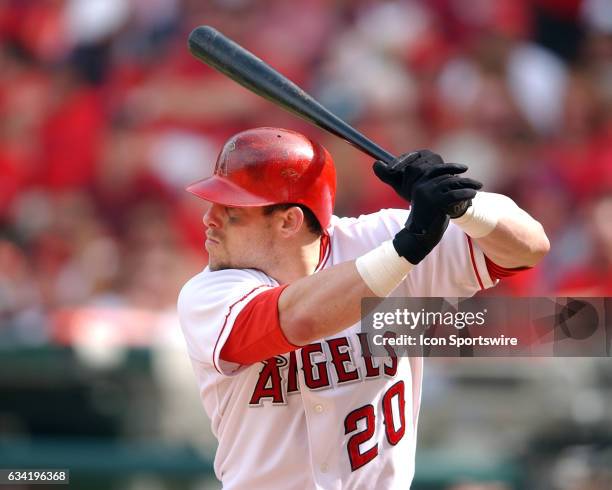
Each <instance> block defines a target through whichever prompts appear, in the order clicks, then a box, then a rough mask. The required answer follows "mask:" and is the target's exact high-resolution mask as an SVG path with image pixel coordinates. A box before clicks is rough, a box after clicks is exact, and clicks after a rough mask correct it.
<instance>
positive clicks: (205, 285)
mask: <svg viewBox="0 0 612 490" xmlns="http://www.w3.org/2000/svg"><path fill="white" fill-rule="evenodd" d="M276 286H278V284H276V283H275V282H274V281H273V280H272V279H270V278H269V277H268V276H266V275H265V274H263V273H262V272H259V271H256V270H251V269H227V270H221V271H214V272H211V271H209V270H205V271H204V272H202V273H200V274H198V275H196V276H195V277H193V278H192V279H191V280H189V281H188V282H187V284H185V286H184V287H183V289H182V290H181V292H180V294H179V298H178V304H177V307H178V315H179V321H180V324H181V328H182V330H183V335H184V337H185V340H186V342H187V350H188V352H189V355H190V356H191V358H192V359H194V360H195V361H198V362H200V363H202V364H205V365H209V366H211V367H213V368H214V369H215V370H217V371H218V372H219V373H220V374H224V375H232V374H236V373H237V372H238V371H240V369H241V367H242V366H241V365H240V364H237V363H232V362H227V361H224V360H222V359H221V358H220V352H221V349H222V348H223V346H224V345H225V342H226V341H227V338H228V337H229V335H230V332H231V331H232V329H233V326H234V322H235V320H236V318H237V317H238V315H239V314H240V312H241V311H242V310H243V308H244V307H245V306H246V305H247V304H248V303H249V302H250V301H251V300H252V299H253V298H255V297H256V296H257V295H259V294H261V293H263V292H264V291H268V290H270V289H272V288H274V287H276Z"/></svg>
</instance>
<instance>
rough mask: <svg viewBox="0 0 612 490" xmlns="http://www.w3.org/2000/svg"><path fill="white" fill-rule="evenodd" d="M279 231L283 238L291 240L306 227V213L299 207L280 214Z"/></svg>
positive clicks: (292, 207) (284, 210)
mask: <svg viewBox="0 0 612 490" xmlns="http://www.w3.org/2000/svg"><path fill="white" fill-rule="evenodd" d="M278 218H279V220H278V222H277V226H278V231H279V233H280V234H281V236H282V237H285V238H289V237H291V236H293V235H295V234H296V233H297V232H299V231H300V230H301V229H302V226H305V225H306V224H305V222H304V211H302V210H301V209H300V208H299V206H291V207H290V208H287V209H283V210H282V211H279V212H278Z"/></svg>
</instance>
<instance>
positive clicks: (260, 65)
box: [189, 26, 395, 163]
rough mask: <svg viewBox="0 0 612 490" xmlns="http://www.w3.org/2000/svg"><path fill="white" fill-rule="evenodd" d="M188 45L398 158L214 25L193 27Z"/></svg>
mask: <svg viewBox="0 0 612 490" xmlns="http://www.w3.org/2000/svg"><path fill="white" fill-rule="evenodd" d="M189 49H190V51H191V52H192V53H193V55H194V56H195V57H197V58H198V59H200V60H202V61H203V62H204V63H206V64H207V65H210V66H212V67H213V68H215V69H216V70H218V71H220V72H222V73H224V74H225V75H227V76H228V77H230V78H231V79H232V80H234V81H236V82H238V83H239V84H240V85H242V86H244V87H246V88H248V89H249V90H251V91H252V92H255V93H256V94H259V95H261V96H262V97H265V98H266V99H268V100H270V101H272V102H273V103H275V104H279V105H281V106H282V107H284V108H285V109H287V110H288V111H291V112H293V113H294V114H296V115H297V116H299V117H301V118H304V119H306V120H308V121H310V122H311V123H312V124H314V125H315V126H318V127H320V128H321V129H324V130H326V131H329V132H330V133H332V134H335V135H336V136H338V137H340V138H342V139H344V140H346V141H347V142H348V143H350V144H352V145H353V146H355V147H357V148H358V149H360V150H361V151H363V152H365V153H367V154H368V155H370V156H371V157H373V158H376V159H377V160H382V161H383V162H385V163H390V162H392V161H393V159H394V158H395V157H394V156H393V155H392V154H391V153H389V152H387V151H385V150H384V149H382V148H381V147H380V146H378V145H377V144H375V143H374V142H372V141H371V140H370V139H368V138H366V137H365V136H364V135H363V134H361V133H360V132H359V131H357V130H356V129H355V128H353V127H351V126H350V125H348V124H347V123H345V122H344V121H343V120H342V119H340V118H339V117H338V116H336V115H335V114H333V113H331V112H330V111H328V110H327V109H326V108H325V107H323V106H322V105H321V104H320V103H319V102H317V101H316V100H315V99H314V98H313V97H311V96H310V95H309V94H307V93H306V92H304V91H303V90H302V89H301V88H300V87H298V86H297V85H296V84H295V83H293V82H292V81H291V80H289V79H288V78H287V77H285V76H284V75H282V74H280V73H279V72H278V71H276V70H275V69H274V68H272V67H271V66H270V65H268V64H267V63H265V62H264V61H262V60H261V59H259V58H258V57H257V56H255V55H254V54H253V53H251V52H249V51H247V50H246V49H244V48H243V47H242V46H240V45H239V44H236V43H235V42H234V41H232V40H231V39H229V38H227V37H225V36H224V35H223V34H221V33H220V32H219V31H217V30H216V29H214V28H213V27H210V26H200V27H197V28H196V29H194V30H193V31H192V32H191V34H190V35H189Z"/></svg>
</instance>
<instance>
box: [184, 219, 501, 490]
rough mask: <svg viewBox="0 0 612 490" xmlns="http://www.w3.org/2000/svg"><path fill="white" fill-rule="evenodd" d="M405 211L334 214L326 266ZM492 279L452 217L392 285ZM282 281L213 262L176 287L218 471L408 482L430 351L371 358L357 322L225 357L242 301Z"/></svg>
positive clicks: (367, 246) (440, 290)
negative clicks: (309, 339)
mask: <svg viewBox="0 0 612 490" xmlns="http://www.w3.org/2000/svg"><path fill="white" fill-rule="evenodd" d="M407 214H408V212H407V211H405V210H394V209H392V210H382V211H379V212H377V213H374V214H370V215H366V216H361V217H359V218H342V219H340V218H337V217H335V216H334V217H333V219H332V222H331V225H330V227H329V228H328V232H329V235H330V243H329V247H328V250H327V254H326V255H327V256H326V257H325V259H326V260H325V261H324V264H320V267H324V268H326V267H330V266H332V265H334V264H339V263H341V262H345V261H348V260H353V259H355V258H357V257H359V256H360V255H363V254H365V253H366V252H368V251H369V250H372V249H373V248H375V247H376V246H378V245H379V244H381V243H382V242H383V241H385V240H388V239H390V238H392V237H393V236H394V235H395V233H397V232H398V231H399V230H400V229H401V228H402V227H403V225H404V223H405V221H406V218H407ZM492 285H493V281H492V280H491V278H490V277H489V274H488V272H487V267H486V264H485V260H484V255H483V254H482V252H481V251H480V250H479V248H478V246H477V245H476V244H474V243H472V242H471V241H470V240H469V239H468V237H467V236H466V235H465V234H464V233H463V232H462V231H461V230H460V229H459V228H458V227H456V226H454V225H453V224H451V225H449V227H448V230H447V231H446V233H445V235H444V237H443V239H442V241H441V242H440V243H439V244H438V246H437V247H436V248H435V249H434V250H433V251H432V252H431V253H430V254H429V255H428V256H427V257H426V258H425V259H424V260H423V261H422V262H421V263H420V264H418V265H417V266H416V267H414V268H413V269H412V271H411V272H410V274H408V277H407V278H406V280H405V281H404V282H403V283H402V284H400V286H399V287H398V288H397V289H396V290H395V291H394V293H393V294H392V295H393V296H414V297H427V296H448V297H455V296H463V297H465V296H471V295H473V294H474V293H475V292H476V291H478V290H479V289H481V288H485V287H490V286H492ZM276 286H278V283H277V282H276V281H275V280H274V279H272V278H271V277H269V276H267V275H266V274H264V273H262V272H260V271H257V270H252V269H229V270H221V271H215V272H211V271H210V270H208V268H206V269H205V270H204V271H203V272H201V273H199V274H198V275H196V276H195V277H193V278H192V279H191V280H190V281H189V282H187V284H186V285H185V286H184V288H183V290H182V291H181V294H180V296H179V300H178V310H179V316H180V321H181V325H182V328H183V333H184V335H185V338H186V341H187V346H188V351H189V355H190V357H191V360H192V363H193V367H194V370H195V374H196V377H197V380H198V383H199V388H200V396H201V398H202V402H203V404H204V408H205V410H206V413H207V414H208V416H209V417H210V419H211V421H212V430H213V433H214V434H215V436H216V437H217V439H218V440H219V446H218V449H217V453H216V457H215V465H214V466H215V473H216V475H217V478H219V479H220V480H221V481H222V482H223V487H224V488H225V489H244V488H249V489H253V490H255V489H261V490H270V489H283V490H291V489H295V490H304V489H314V488H316V489H326V490H332V489H337V490H340V489H343V490H347V489H367V490H371V489H373V488H376V489H399V488H401V489H404V490H405V489H407V488H409V487H410V482H411V481H412V478H413V475H414V458H415V448H416V432H417V419H418V414H419V406H420V398H421V381H422V359H420V358H410V359H409V358H398V357H395V355H394V353H393V352H392V351H389V354H390V355H389V356H388V357H386V358H380V357H377V358H374V357H370V356H369V355H368V354H369V352H370V346H369V343H368V342H369V341H368V339H367V338H366V337H365V334H358V332H359V324H355V325H353V326H352V327H350V328H347V329H346V330H344V331H342V332H340V333H338V334H335V335H333V336H331V337H328V338H325V339H321V340H320V341H318V342H314V343H312V344H310V345H308V346H304V347H302V348H301V349H299V350H297V351H295V352H292V353H290V354H284V355H279V356H276V357H275V358H272V359H269V360H267V361H265V362H259V363H256V364H253V365H247V366H242V365H237V364H234V363H229V362H225V361H223V360H221V359H220V357H219V353H220V351H221V349H222V347H223V345H224V343H225V342H226V340H227V338H228V336H229V334H230V332H231V330H232V327H233V323H234V320H235V319H236V317H237V316H238V314H239V313H240V311H241V310H242V309H243V308H244V306H245V305H246V304H247V303H248V302H249V301H250V300H251V299H252V298H254V297H255V296H257V295H258V294H260V293H261V292H263V291H265V290H266V289H270V288H273V287H276ZM329 300H330V301H333V300H334V298H329ZM389 349H391V348H389Z"/></svg>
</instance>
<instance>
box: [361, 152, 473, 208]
mask: <svg viewBox="0 0 612 490" xmlns="http://www.w3.org/2000/svg"><path fill="white" fill-rule="evenodd" d="M372 169H373V170H374V173H375V174H376V176H377V177H378V178H379V179H380V180H382V181H383V182H384V183H386V184H388V185H390V186H391V187H393V189H394V190H395V192H397V193H398V194H399V196H400V197H402V198H403V199H405V200H406V201H409V202H411V201H413V200H414V195H413V193H414V187H415V183H416V182H417V181H418V180H419V179H421V178H423V177H425V178H428V177H432V176H434V175H458V174H462V173H464V172H466V171H467V169H468V167H467V166H466V165H462V164H460V163H445V162H444V160H443V159H442V157H441V156H440V155H438V154H437V153H434V152H432V151H430V150H418V151H415V152H412V153H404V154H403V155H400V156H399V157H398V158H396V159H395V160H394V161H393V162H391V164H389V165H387V164H385V163H383V162H381V161H380V160H376V161H375V162H374V164H373V166H372ZM470 205H471V200H466V201H463V202H461V201H460V202H455V203H454V204H452V205H449V206H448V208H447V209H446V210H445V211H446V214H448V215H449V216H450V217H451V218H457V217H459V216H461V215H463V214H464V213H465V211H466V210H467V209H468V207H469V206H470Z"/></svg>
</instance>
